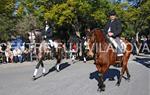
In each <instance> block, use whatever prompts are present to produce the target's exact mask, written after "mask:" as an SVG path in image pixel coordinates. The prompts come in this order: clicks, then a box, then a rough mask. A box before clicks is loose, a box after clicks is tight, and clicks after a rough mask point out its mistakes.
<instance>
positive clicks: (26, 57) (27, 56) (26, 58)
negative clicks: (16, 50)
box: [23, 48, 30, 61]
mask: <svg viewBox="0 0 150 95" xmlns="http://www.w3.org/2000/svg"><path fill="white" fill-rule="evenodd" d="M23 58H24V61H30V50H29V48H25V50H24V51H23Z"/></svg>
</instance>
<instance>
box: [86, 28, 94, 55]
mask: <svg viewBox="0 0 150 95" xmlns="http://www.w3.org/2000/svg"><path fill="white" fill-rule="evenodd" d="M86 42H87V44H86V47H87V50H88V52H87V56H89V57H93V56H94V53H93V46H94V43H95V34H94V31H93V30H92V31H89V32H87V34H86Z"/></svg>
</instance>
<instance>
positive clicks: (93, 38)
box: [87, 28, 132, 91]
mask: <svg viewBox="0 0 150 95" xmlns="http://www.w3.org/2000/svg"><path fill="white" fill-rule="evenodd" d="M87 42H88V48H89V51H88V53H87V55H88V56H91V57H94V64H95V65H96V68H97V70H98V72H99V79H98V91H104V90H105V84H104V79H103V77H104V74H105V73H106V72H107V71H108V69H109V67H110V66H111V65H116V64H120V65H121V67H122V69H121V73H120V76H119V79H118V81H117V83H116V85H117V86H120V83H121V80H122V77H123V75H124V73H125V72H126V73H127V80H130V74H129V70H128V60H129V58H130V55H131V52H132V51H131V50H132V45H131V44H130V42H128V41H125V40H123V42H124V43H125V49H124V54H123V57H117V53H116V52H115V51H114V48H113V46H112V45H110V44H109V42H108V41H107V39H106V36H105V35H104V32H103V31H102V30H101V29H99V28H96V29H93V30H92V31H91V32H89V33H88V34H87ZM95 44H98V46H97V47H96V49H97V48H98V49H97V50H96V51H95V52H94V51H93V47H94V45H95Z"/></svg>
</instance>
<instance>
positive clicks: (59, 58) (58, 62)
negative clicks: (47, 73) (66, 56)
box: [56, 55, 61, 72]
mask: <svg viewBox="0 0 150 95" xmlns="http://www.w3.org/2000/svg"><path fill="white" fill-rule="evenodd" d="M58 56H61V55H58ZM60 62H61V57H58V58H57V63H56V71H57V72H59V71H60V69H59V66H60Z"/></svg>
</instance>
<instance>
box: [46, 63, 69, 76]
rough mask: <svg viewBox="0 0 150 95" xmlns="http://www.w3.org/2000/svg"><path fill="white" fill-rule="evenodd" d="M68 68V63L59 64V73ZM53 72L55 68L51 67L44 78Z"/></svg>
mask: <svg viewBox="0 0 150 95" xmlns="http://www.w3.org/2000/svg"><path fill="white" fill-rule="evenodd" d="M69 66H70V64H68V62H65V63H62V64H60V66H59V69H60V71H62V70H63V69H65V68H67V67H69ZM53 71H56V68H55V66H53V67H52V68H50V69H49V70H48V72H47V73H46V74H45V76H46V75H48V74H49V73H51V72H53Z"/></svg>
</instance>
